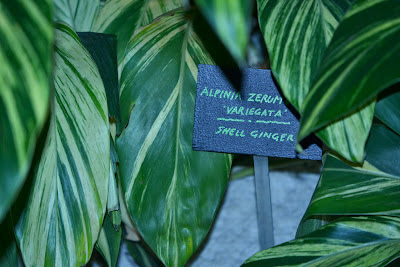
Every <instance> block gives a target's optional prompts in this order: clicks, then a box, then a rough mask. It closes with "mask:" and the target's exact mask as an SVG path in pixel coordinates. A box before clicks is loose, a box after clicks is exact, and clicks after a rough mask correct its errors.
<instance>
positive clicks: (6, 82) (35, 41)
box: [0, 0, 54, 222]
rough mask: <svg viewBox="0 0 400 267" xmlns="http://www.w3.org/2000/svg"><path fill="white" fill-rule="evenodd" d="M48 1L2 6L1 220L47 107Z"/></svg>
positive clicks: (3, 3) (22, 177) (50, 38)
mask: <svg viewBox="0 0 400 267" xmlns="http://www.w3.org/2000/svg"><path fill="white" fill-rule="evenodd" d="M51 12H52V1H50V0H25V1H1V3H0V36H1V38H0V62H1V64H0V88H1V89H0V110H1V112H0V222H1V221H2V220H3V218H4V216H5V214H6V213H7V210H8V209H9V208H10V206H11V204H12V202H13V201H14V199H15V198H16V195H17V193H18V192H19V190H20V189H21V187H22V185H23V182H24V180H25V176H26V174H27V172H28V170H29V166H30V163H31V160H32V156H33V152H34V148H35V144H36V139H37V137H38V135H39V133H40V130H41V129H42V127H43V125H44V123H45V120H46V117H47V113H48V107H49V103H50V102H49V99H50V82H51V54H52V43H53V35H54V34H53V28H52V22H51Z"/></svg>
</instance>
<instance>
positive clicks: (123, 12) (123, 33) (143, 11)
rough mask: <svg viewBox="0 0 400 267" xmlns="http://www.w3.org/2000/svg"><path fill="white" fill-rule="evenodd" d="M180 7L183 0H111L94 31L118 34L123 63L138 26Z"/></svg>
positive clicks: (119, 52) (120, 57) (102, 11)
mask: <svg viewBox="0 0 400 267" xmlns="http://www.w3.org/2000/svg"><path fill="white" fill-rule="evenodd" d="M179 7H182V2H181V0H110V1H108V2H107V3H106V4H105V6H104V7H103V9H102V10H101V12H100V14H99V16H98V18H97V20H96V24H95V26H94V27H93V31H96V32H103V33H110V34H115V35H117V38H118V49H117V53H118V63H121V62H122V60H123V58H124V52H125V48H126V45H127V44H128V41H129V39H130V38H131V37H132V35H133V33H134V32H135V30H136V29H137V28H139V27H141V26H145V25H148V24H150V23H151V22H152V21H153V20H154V19H155V18H157V17H158V16H160V15H162V14H164V13H166V12H168V11H170V10H173V9H176V8H179Z"/></svg>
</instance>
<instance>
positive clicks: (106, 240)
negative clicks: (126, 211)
mask: <svg viewBox="0 0 400 267" xmlns="http://www.w3.org/2000/svg"><path fill="white" fill-rule="evenodd" d="M121 234H122V229H119V230H118V231H116V230H115V229H114V226H113V222H112V218H111V217H110V216H109V215H106V216H105V218H104V222H103V227H102V228H101V231H100V235H99V238H98V239H97V243H96V249H97V251H98V252H100V254H101V255H102V256H103V258H104V259H105V260H106V262H107V264H108V266H109V267H114V266H116V264H117V260H118V255H119V248H120V246H121Z"/></svg>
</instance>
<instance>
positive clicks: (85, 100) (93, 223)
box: [16, 24, 110, 266]
mask: <svg viewBox="0 0 400 267" xmlns="http://www.w3.org/2000/svg"><path fill="white" fill-rule="evenodd" d="M107 113H108V111H107V100H106V95H105V90H104V86H103V82H102V80H101V77H100V73H99V71H98V69H97V66H96V64H95V63H94V61H93V59H92V58H91V57H90V54H89V52H87V50H85V48H84V47H83V45H82V44H81V43H80V41H79V38H78V36H77V35H76V33H75V32H74V31H73V30H72V29H71V28H70V27H69V26H68V25H66V24H57V29H56V46H55V54H54V94H53V100H52V106H51V118H50V125H49V131H48V135H47V139H46V143H45V144H44V149H43V154H42V156H41V158H40V162H39V163H38V165H37V166H35V168H34V176H33V179H32V184H31V185H30V186H29V187H28V188H27V189H28V190H29V191H30V193H29V194H28V195H27V197H28V202H27V204H26V206H25V209H24V211H23V213H22V215H21V217H20V218H19V219H18V223H17V225H16V236H17V239H18V244H19V247H20V250H21V254H22V257H23V260H24V262H25V264H26V265H27V266H81V265H83V264H85V263H87V261H88V260H89V259H90V256H91V253H92V249H93V247H94V244H95V242H96V240H97V237H98V235H99V232H100V228H101V225H102V222H103V218H104V214H105V211H106V201H107V194H108V179H109V172H110V170H109V168H110V140H109V130H108V118H107Z"/></svg>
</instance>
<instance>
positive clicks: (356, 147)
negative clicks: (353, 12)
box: [257, 0, 374, 161]
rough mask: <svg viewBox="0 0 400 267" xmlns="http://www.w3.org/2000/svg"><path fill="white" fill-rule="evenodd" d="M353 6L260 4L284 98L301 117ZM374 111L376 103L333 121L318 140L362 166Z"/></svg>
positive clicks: (267, 0) (348, 0)
mask: <svg viewBox="0 0 400 267" xmlns="http://www.w3.org/2000/svg"><path fill="white" fill-rule="evenodd" d="M353 2H354V0H345V1H327V0H323V1H320V0H312V1H301V0H295V1H289V0H284V1H278V0H258V1H257V3H258V12H259V13H258V14H259V22H260V26H261V30H262V32H263V35H264V39H265V42H266V45H267V48H268V52H269V56H270V60H271V69H272V72H273V74H274V76H275V78H276V79H277V81H278V83H279V85H280V87H281V89H282V91H283V93H284V95H285V97H286V98H287V99H288V100H289V101H290V103H291V104H292V105H293V106H294V107H295V108H296V109H297V110H298V111H300V113H301V111H302V104H303V101H304V99H305V97H306V96H307V94H308V92H309V90H310V89H311V85H312V81H313V79H314V77H315V75H316V73H317V71H318V69H319V66H320V65H321V62H322V59H323V56H324V54H325V50H326V48H327V47H328V45H329V43H330V41H331V39H332V36H333V34H334V32H335V30H336V28H337V27H338V25H339V23H340V22H341V20H342V19H343V16H344V15H345V13H346V11H347V10H348V9H349V8H350V7H351V5H352V3H353ZM373 110H374V104H373V103H371V104H370V105H368V106H364V107H363V109H362V110H361V111H360V110H359V112H355V113H353V114H351V116H348V117H347V118H341V119H340V120H336V121H335V122H332V123H331V124H330V125H329V126H327V127H325V128H324V129H322V130H320V131H318V132H317V136H318V137H319V138H320V139H321V140H322V141H324V143H325V144H326V145H327V146H329V147H330V148H332V149H334V150H336V151H338V152H339V153H341V155H342V156H344V157H345V158H347V159H348V160H354V161H361V160H362V159H363V156H364V145H365V141H366V139H367V137H368V133H369V129H370V126H371V124H372V118H373ZM299 141H300V140H299Z"/></svg>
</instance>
